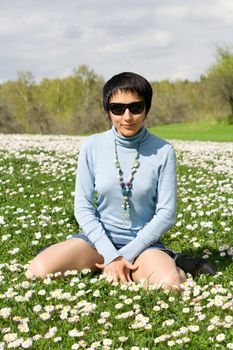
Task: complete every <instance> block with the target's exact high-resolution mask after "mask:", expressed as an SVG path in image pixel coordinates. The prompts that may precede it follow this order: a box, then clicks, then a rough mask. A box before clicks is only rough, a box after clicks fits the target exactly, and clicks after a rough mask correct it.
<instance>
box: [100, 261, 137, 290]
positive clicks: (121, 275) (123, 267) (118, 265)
mask: <svg viewBox="0 0 233 350" xmlns="http://www.w3.org/2000/svg"><path fill="white" fill-rule="evenodd" d="M96 267H98V268H99V269H103V273H104V274H105V275H109V276H112V278H113V281H114V282H118V281H120V282H123V283H127V282H130V281H132V279H131V277H130V272H131V271H135V270H137V269H138V266H136V265H133V264H130V263H129V262H128V261H127V260H125V259H124V258H123V257H122V256H119V257H118V258H116V259H115V260H113V261H111V262H110V263H109V264H108V265H106V266H105V265H104V264H98V263H96Z"/></svg>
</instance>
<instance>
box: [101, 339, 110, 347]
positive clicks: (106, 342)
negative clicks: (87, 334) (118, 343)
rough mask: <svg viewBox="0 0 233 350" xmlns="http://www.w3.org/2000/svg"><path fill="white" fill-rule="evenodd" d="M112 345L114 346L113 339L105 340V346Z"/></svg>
mask: <svg viewBox="0 0 233 350" xmlns="http://www.w3.org/2000/svg"><path fill="white" fill-rule="evenodd" d="M111 344H112V340H111V339H109V338H105V339H104V340H103V345H107V346H109V345H111Z"/></svg>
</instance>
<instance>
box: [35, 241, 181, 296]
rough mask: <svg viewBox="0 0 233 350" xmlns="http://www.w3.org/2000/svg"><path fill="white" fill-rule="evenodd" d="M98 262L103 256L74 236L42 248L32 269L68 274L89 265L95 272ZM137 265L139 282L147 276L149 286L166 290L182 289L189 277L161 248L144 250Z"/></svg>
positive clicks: (39, 272)
mask: <svg viewBox="0 0 233 350" xmlns="http://www.w3.org/2000/svg"><path fill="white" fill-rule="evenodd" d="M96 263H99V264H101V263H103V258H102V256H101V255H99V254H98V252H97V251H96V250H95V249H94V248H92V247H90V246H89V244H88V243H86V242H85V241H83V240H82V239H79V238H72V239H69V240H66V241H64V242H61V243H57V244H54V245H52V246H50V247H48V248H47V249H45V250H44V251H42V252H41V253H40V254H38V255H37V256H36V257H35V258H34V259H33V260H32V261H31V263H30V265H29V267H28V271H29V272H30V273H32V274H33V275H34V276H37V277H41V278H45V277H46V275H47V274H49V273H55V272H61V273H64V272H65V271H67V270H78V271H81V270H83V269H85V268H89V269H91V270H92V271H95V270H97V268H96V266H95V264H96ZM135 264H136V265H137V266H138V269H137V270H136V271H135V272H133V273H132V279H133V280H134V281H135V282H139V281H141V280H142V279H143V280H144V281H145V282H144V288H145V289H148V287H149V286H150V285H155V286H156V287H157V288H161V289H164V290H166V289H176V290H180V284H181V283H183V282H184V281H185V279H186V277H185V274H184V272H183V271H182V270H181V269H179V268H177V266H176V264H175V262H174V260H173V259H172V258H171V257H170V256H169V255H168V254H166V253H164V252H163V251H161V250H159V249H149V250H146V251H144V252H143V253H142V254H140V255H139V256H138V257H137V259H136V260H135Z"/></svg>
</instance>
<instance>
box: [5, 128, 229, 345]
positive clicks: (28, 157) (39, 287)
mask: <svg viewBox="0 0 233 350" xmlns="http://www.w3.org/2000/svg"><path fill="white" fill-rule="evenodd" d="M173 135H174V134H173ZM38 137H39V136H38ZM172 138H174V137H172ZM46 142H48V144H45V145H44V144H43V138H42V137H41V142H40V146H39V147H40V148H33V146H31V147H30V137H29V136H27V142H22V140H21V141H20V140H19V139H13V136H12V135H10V136H9V143H8V144H6V146H5V150H3V151H0V169H1V177H0V188H1V189H0V202H1V206H0V242H1V244H0V247H1V248H0V253H1V254H0V349H8V348H18V349H25V348H30V349H36V350H47V349H64V350H66V349H72V350H73V349H82V348H85V349H104V350H108V349H114V350H117V349H118V350H122V349H126V350H146V349H147V350H151V349H152V350H153V349H161V350H165V349H169V348H173V349H191V350H193V349H201V350H207V349H208V350H209V349H222V350H223V349H233V337H232V326H233V317H232V316H231V312H232V311H231V310H232V287H233V282H232V273H233V269H232V250H231V249H230V245H231V244H232V210H233V202H232V170H231V169H232V160H233V157H232V149H231V148H230V145H229V144H228V143H224V144H222V143H219V145H217V146H215V147H214V148H213V147H212V146H211V145H210V144H209V143H207V144H206V147H205V148H203V146H202V145H201V144H200V145H199V144H198V143H197V144H195V148H192V149H190V148H188V145H187V143H185V142H183V143H182V142H181V143H180V142H179V143H177V144H176V143H174V147H175V149H176V152H177V162H178V169H177V172H178V210H177V223H176V225H175V226H174V227H173V228H172V229H171V230H170V231H169V232H168V233H167V234H165V235H164V237H163V242H164V243H165V244H166V245H167V246H168V247H170V248H173V249H175V250H178V251H182V252H185V253H188V254H192V255H198V256H202V257H205V258H206V259H208V260H209V261H210V262H211V263H212V264H214V266H215V267H216V269H217V274H216V275H215V276H206V275H201V276H198V277H196V278H195V279H193V278H191V277H190V276H189V278H188V280H187V282H186V283H185V284H184V292H183V293H175V292H169V293H165V292H162V291H158V290H153V289H152V290H150V291H148V292H146V291H145V290H144V289H143V288H142V286H141V285H136V284H133V283H132V284H130V285H119V284H118V283H114V284H112V285H110V284H109V283H108V281H106V279H105V278H103V276H102V275H99V274H91V273H90V272H88V271H83V272H76V271H70V272H69V273H67V275H66V277H65V278H59V277H56V276H52V275H51V276H48V278H47V279H45V280H40V279H27V278H26V277H25V271H26V269H27V266H28V265H27V264H28V262H29V261H30V260H31V259H32V258H33V257H34V256H35V254H36V252H37V250H38V249H39V248H41V247H43V246H44V245H46V244H49V243H54V242H59V241H62V240H65V239H66V238H67V236H69V235H71V234H73V233H76V232H77V231H78V225H77V223H76V221H75V218H74V215H73V195H72V193H73V191H74V180H75V172H76V166H77V150H75V143H74V147H73V148H71V147H70V143H71V139H70V138H67V140H66V139H65V138H64V137H61V139H60V140H57V142H58V144H59V145H62V151H59V152H58V150H57V147H56V145H55V144H54V150H51V148H49V147H50V143H49V142H50V141H49V140H47V141H46ZM208 145H209V146H208ZM0 148H1V145H0ZM48 149H50V151H48ZM77 258H78V257H77Z"/></svg>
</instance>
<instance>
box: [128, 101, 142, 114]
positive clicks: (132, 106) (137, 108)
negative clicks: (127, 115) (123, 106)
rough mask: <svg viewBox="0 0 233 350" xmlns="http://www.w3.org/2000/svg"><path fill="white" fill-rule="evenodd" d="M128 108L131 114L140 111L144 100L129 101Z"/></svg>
mask: <svg viewBox="0 0 233 350" xmlns="http://www.w3.org/2000/svg"><path fill="white" fill-rule="evenodd" d="M129 110H130V112H131V113H132V114H139V113H142V112H143V110H144V101H138V102H133V103H130V104H129Z"/></svg>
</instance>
